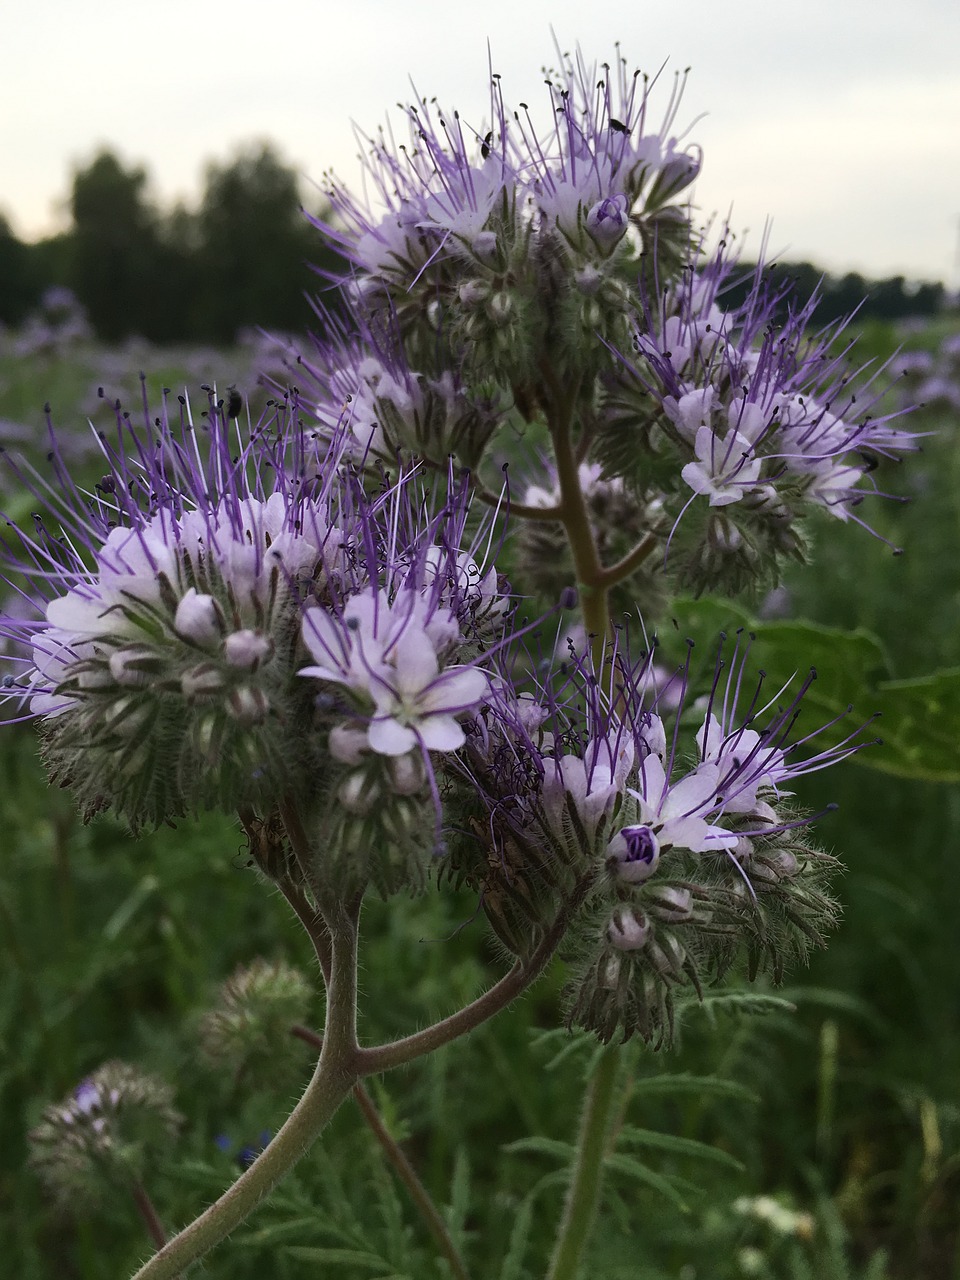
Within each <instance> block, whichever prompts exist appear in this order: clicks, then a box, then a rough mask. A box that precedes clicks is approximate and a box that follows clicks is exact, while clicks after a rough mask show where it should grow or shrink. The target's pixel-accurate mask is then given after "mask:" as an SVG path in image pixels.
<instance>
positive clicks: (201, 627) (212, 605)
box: [173, 587, 223, 648]
mask: <svg viewBox="0 0 960 1280" xmlns="http://www.w3.org/2000/svg"><path fill="white" fill-rule="evenodd" d="M173 626H174V630H175V631H176V632H177V635H179V636H182V638H183V639H184V640H192V641H193V643H194V644H197V645H200V647H201V648H209V647H210V646H211V645H214V644H216V643H217V641H218V640H219V639H220V636H221V634H222V633H223V613H222V611H221V609H220V606H219V604H217V602H216V600H215V599H214V598H213V596H207V595H201V594H200V593H199V592H198V591H197V590H196V588H195V587H190V588H189V590H188V591H186V592H185V593H184V596H183V599H182V600H181V601H180V603H179V604H178V605H177V611H176V614H175V615H174V620H173Z"/></svg>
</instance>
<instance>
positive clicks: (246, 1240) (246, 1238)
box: [238, 1214, 317, 1245]
mask: <svg viewBox="0 0 960 1280" xmlns="http://www.w3.org/2000/svg"><path fill="white" fill-rule="evenodd" d="M301 1231H311V1232H314V1233H316V1231H317V1215H316V1214H313V1215H312V1216H311V1217H303V1218H293V1219H292V1220H291V1221H288V1222H275V1223H272V1224H270V1225H269V1226H265V1227H258V1228H257V1230H256V1231H250V1232H245V1233H244V1234H243V1236H241V1237H238V1243H239V1244H244V1245H263V1244H275V1243H277V1242H279V1241H281V1240H284V1239H286V1238H287V1237H288V1236H295V1235H297V1234H298V1233H299V1232H301Z"/></svg>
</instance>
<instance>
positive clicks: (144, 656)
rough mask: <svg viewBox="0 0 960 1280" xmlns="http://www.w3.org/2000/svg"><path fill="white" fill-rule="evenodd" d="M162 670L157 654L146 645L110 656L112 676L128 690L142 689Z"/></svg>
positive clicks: (132, 646) (133, 647) (134, 646)
mask: <svg viewBox="0 0 960 1280" xmlns="http://www.w3.org/2000/svg"><path fill="white" fill-rule="evenodd" d="M160 668H161V663H160V659H159V658H158V656H157V654H156V653H155V651H154V650H153V649H151V648H149V647H148V646H146V645H131V646H130V647H129V648H128V649H118V650H117V651H116V652H115V653H111V655H110V674H111V675H112V676H113V678H114V680H116V682H117V684H121V685H124V686H125V687H126V688H128V689H142V688H143V687H144V685H146V684H148V683H149V680H150V677H151V676H155V675H157V674H158V673H159V671H160Z"/></svg>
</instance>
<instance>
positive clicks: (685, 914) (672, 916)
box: [644, 884, 693, 923]
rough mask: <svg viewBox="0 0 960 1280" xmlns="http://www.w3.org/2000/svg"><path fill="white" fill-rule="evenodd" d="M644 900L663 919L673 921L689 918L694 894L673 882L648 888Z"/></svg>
mask: <svg viewBox="0 0 960 1280" xmlns="http://www.w3.org/2000/svg"><path fill="white" fill-rule="evenodd" d="M644 901H645V902H647V903H648V905H649V906H650V907H651V909H653V910H655V911H656V913H657V915H658V916H659V918H660V919H661V920H669V921H670V922H671V923H676V922H678V921H681V920H688V919H689V918H690V916H691V914H692V911H693V895H692V894H691V892H690V890H689V889H680V888H677V886H676V885H672V884H665V885H661V886H658V887H656V888H653V889H650V890H648V892H647V896H646V897H645V899H644Z"/></svg>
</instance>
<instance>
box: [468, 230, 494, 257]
mask: <svg viewBox="0 0 960 1280" xmlns="http://www.w3.org/2000/svg"><path fill="white" fill-rule="evenodd" d="M470 248H471V250H472V251H473V253H474V254H475V256H476V257H477V258H479V259H480V261H481V262H485V263H491V262H493V261H494V259H495V258H496V256H497V235H496V232H495V231H481V232H479V233H478V234H477V235H475V236H474V237H473V239H472V240H471V241H470Z"/></svg>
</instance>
